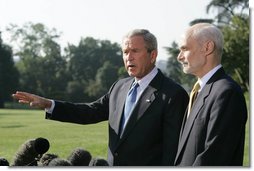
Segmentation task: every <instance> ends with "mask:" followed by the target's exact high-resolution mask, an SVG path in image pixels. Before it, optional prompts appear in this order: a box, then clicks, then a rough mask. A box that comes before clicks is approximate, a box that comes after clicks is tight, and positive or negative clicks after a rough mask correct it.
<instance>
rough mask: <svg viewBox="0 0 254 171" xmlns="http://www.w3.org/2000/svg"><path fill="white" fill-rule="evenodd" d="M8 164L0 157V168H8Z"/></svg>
mask: <svg viewBox="0 0 254 171" xmlns="http://www.w3.org/2000/svg"><path fill="white" fill-rule="evenodd" d="M9 165H10V164H9V162H8V160H6V159H5V158H3V157H0V166H9Z"/></svg>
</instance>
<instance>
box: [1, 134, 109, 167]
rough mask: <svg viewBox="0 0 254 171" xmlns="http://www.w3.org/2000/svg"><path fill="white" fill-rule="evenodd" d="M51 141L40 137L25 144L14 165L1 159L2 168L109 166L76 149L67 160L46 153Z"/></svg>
mask: <svg viewBox="0 0 254 171" xmlns="http://www.w3.org/2000/svg"><path fill="white" fill-rule="evenodd" d="M49 147H50V144H49V141H48V140H47V139H45V138H42V137H39V138H36V139H30V140H28V141H26V142H25V143H23V144H22V145H21V146H20V148H19V149H18V151H17V152H16V154H15V156H14V159H13V162H12V164H10V163H9V162H8V160H6V159H5V158H3V157H0V166H49V167H51V166H109V164H108V162H107V160H105V159H103V158H92V155H91V153H90V152H89V151H87V150H85V149H82V148H76V149H74V150H73V151H72V152H71V153H70V155H69V156H68V158H67V159H63V158H60V157H59V156H58V155H57V154H52V153H46V152H47V151H48V150H49Z"/></svg>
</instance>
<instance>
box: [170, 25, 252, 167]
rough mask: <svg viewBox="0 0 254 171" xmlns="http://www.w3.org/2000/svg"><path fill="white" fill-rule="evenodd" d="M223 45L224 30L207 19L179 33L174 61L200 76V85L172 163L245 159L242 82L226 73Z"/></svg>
mask: <svg viewBox="0 0 254 171" xmlns="http://www.w3.org/2000/svg"><path fill="white" fill-rule="evenodd" d="M222 50H223V36H222V33H221V32H220V30H219V29H218V28H216V27H215V26H213V25H211V24H207V23H199V24H196V25H193V26H191V27H190V28H189V29H188V30H187V31H186V33H185V35H184V36H183V41H182V43H181V45H180V53H179V55H178V61H179V62H180V63H181V64H182V66H183V71H184V73H187V74H193V75H195V76H196V77H197V78H198V83H199V90H198V95H197V96H196V100H195V99H192V98H190V101H193V100H195V101H194V102H193V103H192V107H191V106H190V107H189V108H190V110H189V111H188V109H187V111H186V114H185V116H184V121H183V124H182V128H181V133H180V138H179V145H178V151H177V155H176V159H175V165H180V166H240V165H242V163H243V153H244V137H245V124H246V120H247V109H246V103H245V98H244V96H243V93H242V90H241V88H240V86H239V85H238V84H237V83H236V82H235V81H234V80H233V79H232V78H231V77H229V76H228V75H226V74H225V71H224V69H223V67H222V65H221V57H222ZM232 60H233V59H232ZM189 105H190V104H189Z"/></svg>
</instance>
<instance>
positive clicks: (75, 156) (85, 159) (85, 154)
mask: <svg viewBox="0 0 254 171" xmlns="http://www.w3.org/2000/svg"><path fill="white" fill-rule="evenodd" d="M91 159H92V155H91V154H90V152H89V151H86V150H84V149H82V148H76V149H74V150H73V151H72V153H71V154H70V156H69V157H68V158H67V160H69V161H70V162H71V164H72V165H73V166H88V165H89V163H90V161H91Z"/></svg>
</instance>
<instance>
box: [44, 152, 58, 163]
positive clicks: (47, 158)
mask: <svg viewBox="0 0 254 171" xmlns="http://www.w3.org/2000/svg"><path fill="white" fill-rule="evenodd" d="M55 158H58V155H56V154H50V153H47V154H43V156H42V157H41V158H40V160H39V165H40V166H48V164H49V163H50V162H51V160H53V159H55Z"/></svg>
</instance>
